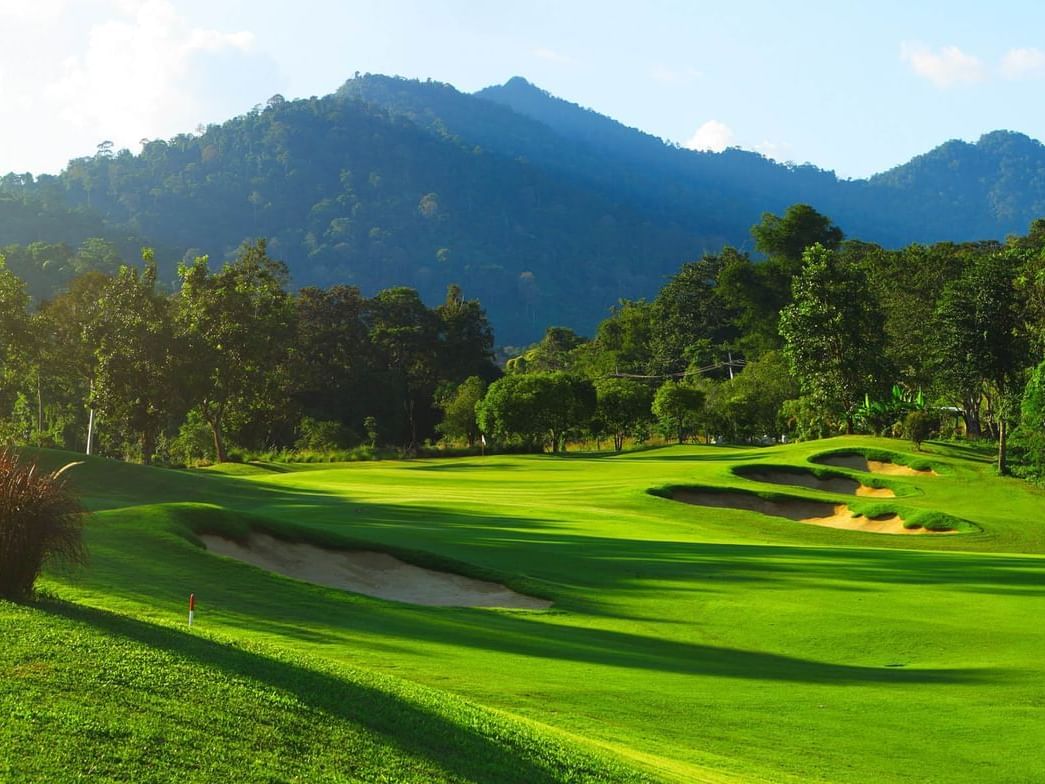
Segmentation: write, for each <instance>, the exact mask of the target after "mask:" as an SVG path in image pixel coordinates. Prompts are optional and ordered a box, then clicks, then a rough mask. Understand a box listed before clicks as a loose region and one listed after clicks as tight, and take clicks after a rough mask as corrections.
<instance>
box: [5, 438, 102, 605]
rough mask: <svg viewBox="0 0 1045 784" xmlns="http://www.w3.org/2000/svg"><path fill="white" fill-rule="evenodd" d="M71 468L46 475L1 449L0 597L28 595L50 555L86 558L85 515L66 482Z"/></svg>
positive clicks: (69, 559) (76, 560)
mask: <svg viewBox="0 0 1045 784" xmlns="http://www.w3.org/2000/svg"><path fill="white" fill-rule="evenodd" d="M72 465H75V464H72ZM68 468H70V466H69V465H67V466H65V467H64V468H61V469H59V470H57V471H54V472H52V473H45V472H43V471H41V470H40V469H39V467H38V466H36V465H32V464H24V463H19V461H18V458H17V457H16V456H15V454H14V453H13V452H11V451H8V450H5V451H2V452H0V596H2V597H4V598H6V599H15V600H24V599H28V598H29V597H30V596H31V595H32V592H33V585H34V584H35V582H36V578H37V577H38V576H39V575H40V572H41V570H42V569H43V566H44V564H45V563H46V562H47V561H48V560H50V559H57V560H65V561H67V562H71V563H74V564H75V563H83V562H84V561H85V560H86V557H87V551H86V550H85V549H84V546H83V538H82V536H83V521H84V514H83V509H82V507H81V506H80V504H79V502H78V501H77V500H76V498H75V497H74V496H73V494H72V493H71V492H70V490H69V487H68V485H67V483H66V478H65V476H64V473H65V471H66V469H68Z"/></svg>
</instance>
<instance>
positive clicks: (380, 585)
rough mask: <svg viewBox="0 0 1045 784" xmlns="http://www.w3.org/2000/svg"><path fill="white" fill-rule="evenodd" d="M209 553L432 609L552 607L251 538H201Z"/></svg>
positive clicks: (396, 563)
mask: <svg viewBox="0 0 1045 784" xmlns="http://www.w3.org/2000/svg"><path fill="white" fill-rule="evenodd" d="M200 539H201V540H202V541H203V543H204V544H205V545H206V546H207V549H208V550H210V551H211V552H214V553H217V554H219V555H224V556H228V557H229V558H235V559H236V560H237V561H244V562H246V563H249V564H252V565H254V566H259V567H261V568H262V569H266V570H267V571H270V572H276V573H277V574H282V575H284V576H286V577H293V578H294V579H296V580H303V581H305V582H310V583H316V584H318V585H325V586H327V587H329V588H340V589H342V590H345V591H353V592H355V593H362V594H366V595H367V596H376V597H377V598H379V599H391V600H392V601H396V602H408V603H410V604H423V605H428V606H433V607H507V608H512V609H522V610H544V609H547V608H548V607H551V604H552V603H551V602H549V601H546V600H544V599H537V598H535V597H533V596H525V595H523V594H521V593H516V592H515V591H513V590H511V589H509V588H506V587H504V586H503V585H499V584H498V583H491V582H487V581H485V580H476V579H473V578H471V577H464V576H463V575H459V574H451V573H449V572H437V571H434V570H432V569H424V568H422V567H420V566H414V565H413V564H408V563H405V562H404V561H400V560H399V559H398V558H394V557H392V556H391V555H388V554H387V553H377V552H371V551H368V550H327V549H324V548H322V547H316V546H315V545H312V544H305V543H303V542H284V541H283V540H282V539H277V538H275V537H274V536H269V535H268V534H263V533H258V532H256V531H255V532H252V533H251V534H250V536H249V537H248V538H247V541H246V542H245V543H241V542H234V541H232V540H231V539H226V538H224V537H222V536H215V535H213V534H202V535H200Z"/></svg>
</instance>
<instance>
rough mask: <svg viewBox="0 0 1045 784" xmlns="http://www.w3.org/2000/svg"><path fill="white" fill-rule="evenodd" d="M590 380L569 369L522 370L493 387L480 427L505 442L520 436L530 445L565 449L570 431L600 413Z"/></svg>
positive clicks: (485, 400) (484, 403) (480, 414)
mask: <svg viewBox="0 0 1045 784" xmlns="http://www.w3.org/2000/svg"><path fill="white" fill-rule="evenodd" d="M595 403H596V398H595V388H594V386H593V385H592V383H591V382H590V381H587V380H586V379H581V378H577V377H575V376H571V375H569V374H567V373H561V372H560V373H521V374H511V375H507V376H505V377H503V378H500V379H498V380H497V381H495V382H494V383H492V384H491V385H490V388H489V389H488V390H487V391H486V395H485V396H484V397H483V399H482V401H480V403H479V405H478V406H477V407H476V417H477V421H478V424H479V427H480V429H481V430H482V431H483V432H484V433H487V434H489V435H492V436H493V437H495V438H498V439H501V440H508V439H513V438H518V439H519V440H520V441H522V442H523V444H525V445H526V446H528V447H529V448H531V449H541V448H543V447H544V445H545V444H550V445H551V448H552V451H553V452H557V451H559V449H560V447H561V448H563V449H564V448H565V441H566V437H567V435H568V434H569V432H570V431H571V430H578V429H580V428H583V427H585V426H586V425H587V424H588V420H589V419H591V417H592V414H593V413H594V412H595Z"/></svg>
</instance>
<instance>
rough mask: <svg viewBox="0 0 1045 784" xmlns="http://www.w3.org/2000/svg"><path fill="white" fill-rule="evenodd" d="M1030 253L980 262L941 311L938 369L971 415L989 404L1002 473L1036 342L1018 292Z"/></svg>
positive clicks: (951, 289) (947, 292) (1010, 252)
mask: <svg viewBox="0 0 1045 784" xmlns="http://www.w3.org/2000/svg"><path fill="white" fill-rule="evenodd" d="M1025 257H1026V252H1025V251H1023V250H1021V249H1019V248H1010V249H1007V250H1004V251H997V252H994V253H985V254H981V255H979V256H976V257H975V258H974V260H973V262H972V264H970V265H969V267H968V268H967V269H966V270H965V271H964V272H963V273H962V275H961V277H960V278H958V279H957V280H954V281H952V282H951V283H950V284H948V286H947V287H946V288H945V289H944V292H943V295H942V296H941V298H940V303H939V306H938V307H937V311H936V316H937V321H938V323H939V333H938V344H937V353H936V360H937V369H938V372H939V374H940V376H941V378H942V379H944V380H945V382H947V383H948V384H949V386H950V388H951V389H952V390H954V391H955V392H956V393H957V394H959V395H960V396H961V398H962V399H963V401H964V403H965V409H966V411H967V412H973V411H975V410H977V409H978V408H979V405H980V401H981V399H982V400H985V401H986V404H987V411H988V417H989V419H990V420H991V421H992V422H993V423H994V425H995V428H996V435H997V437H998V462H997V466H998V472H999V473H1001V474H1005V473H1007V472H1008V465H1007V453H1006V450H1007V442H1008V432H1009V426H1010V425H1011V424H1012V423H1013V422H1014V421H1015V419H1016V418H1017V416H1018V413H1019V406H1020V397H1021V395H1022V393H1023V390H1024V383H1025V379H1026V370H1027V367H1028V366H1029V365H1030V364H1031V358H1030V345H1031V344H1030V340H1029V336H1028V332H1027V323H1026V319H1025V310H1026V300H1025V298H1024V296H1023V294H1022V293H1021V292H1020V290H1019V289H1018V288H1017V286H1016V278H1017V276H1018V275H1019V272H1020V270H1021V268H1022V267H1023V265H1024V264H1025Z"/></svg>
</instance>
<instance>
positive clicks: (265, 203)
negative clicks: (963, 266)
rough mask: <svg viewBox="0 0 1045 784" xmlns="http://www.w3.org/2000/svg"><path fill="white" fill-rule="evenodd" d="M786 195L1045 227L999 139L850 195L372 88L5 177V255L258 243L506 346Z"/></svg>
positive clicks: (953, 232)
mask: <svg viewBox="0 0 1045 784" xmlns="http://www.w3.org/2000/svg"><path fill="white" fill-rule="evenodd" d="M5 199H6V201H4V200H5ZM795 202H805V203H809V204H813V205H814V206H815V207H816V208H817V209H818V210H820V211H821V212H824V213H826V214H827V215H829V216H830V217H831V218H832V219H834V221H835V222H837V223H838V224H839V225H841V226H842V228H843V229H844V230H845V231H846V232H847V234H848V235H850V236H855V237H859V238H860V239H864V240H868V241H876V242H880V243H882V244H885V245H890V246H895V245H901V244H906V243H909V242H912V241H921V242H930V241H936V240H945V239H946V240H955V241H960V240H972V239H990V238H1001V237H1003V236H1004V235H1005V234H1008V233H1012V232H1021V231H1023V230H1025V229H1026V227H1027V225H1028V224H1029V223H1030V221H1031V220H1032V219H1034V218H1036V217H1040V216H1042V215H1045V147H1043V145H1041V144H1040V143H1039V142H1036V141H1034V140H1032V139H1029V138H1028V137H1026V136H1022V135H1020V134H1016V133H1011V132H995V133H992V134H988V135H987V136H984V137H983V138H982V139H981V140H980V141H979V142H977V143H976V144H967V143H964V142H948V143H947V144H944V145H942V146H941V147H939V148H937V149H936V150H933V151H931V152H929V153H927V154H926V155H923V156H920V157H918V158H915V159H914V160H912V161H910V162H909V163H907V164H904V165H903V166H900V167H897V168H895V169H892V170H890V171H888V172H885V173H882V174H880V175H877V176H875V177H872V178H870V179H869V180H854V181H849V180H840V179H838V178H837V177H836V176H835V175H834V174H833V173H832V172H826V171H822V170H820V169H818V168H816V167H814V166H811V165H802V166H793V165H784V164H779V163H776V162H774V161H771V160H769V159H767V158H765V157H763V156H761V155H759V154H757V153H753V152H748V151H743V150H738V149H730V150H726V151H725V152H722V153H706V152H695V151H692V150H686V149H682V148H679V147H677V146H675V145H671V144H666V143H665V142H663V141H662V140H660V139H657V138H656V137H653V136H650V135H649V134H645V133H643V132H641V131H638V130H636V129H633V128H628V127H626V126H624V125H622V124H620V123H618V122H616V121H614V120H612V119H610V118H608V117H605V116H603V115H600V114H598V113H596V112H594V111H591V110H588V109H584V108H582V107H580V106H577V105H575V104H572V103H569V102H567V101H564V100H562V99H559V98H556V97H555V96H552V95H550V94H549V93H547V92H545V91H543V90H541V89H539V88H537V87H535V86H534V85H532V84H530V83H529V82H527V81H526V80H524V79H521V78H515V79H511V80H509V81H508V82H507V83H506V84H504V85H501V86H497V87H490V88H486V89H484V90H481V91H479V92H478V93H476V94H474V95H469V94H466V93H461V92H459V91H457V90H456V89H454V88H453V87H451V86H450V85H446V84H441V83H438V82H430V81H428V82H421V81H416V80H406V79H400V78H390V77H384V76H371V75H367V76H363V77H358V78H355V79H351V80H349V81H348V82H346V83H345V84H344V85H343V86H342V87H341V88H340V89H339V90H338V91H337V93H335V94H334V95H329V96H325V97H322V98H311V99H307V100H296V101H286V100H284V99H283V98H281V97H280V96H274V97H273V98H272V99H270V101H269V102H268V103H267V104H266V105H265V106H264V107H259V108H258V109H256V110H254V111H252V112H250V113H248V114H246V115H243V116H240V117H235V118H232V119H230V120H228V121H227V122H224V123H222V124H220V125H212V126H210V127H208V128H207V129H206V130H205V131H204V132H203V133H201V134H199V135H189V134H183V135H180V136H177V137H174V138H173V139H170V140H154V141H150V142H148V143H147V144H145V146H144V148H143V151H142V152H141V154H139V155H132V154H131V153H129V152H127V151H119V152H117V153H115V154H111V153H107V152H106V151H104V150H103V151H102V152H101V153H100V154H99V155H96V156H93V157H90V158H80V159H76V160H74V161H71V162H70V163H69V165H68V167H67V168H66V169H65V170H64V171H63V172H62V173H61V174H60V175H58V176H56V177H55V176H41V177H39V178H36V179H29V180H27V179H26V178H25V177H19V176H15V175H9V176H8V177H5V178H2V180H0V246H3V245H7V244H10V243H15V242H18V243H24V242H30V241H33V240H34V239H35V240H47V241H51V242H59V241H61V242H67V243H71V244H76V243H78V242H79V241H82V240H83V239H84V238H86V237H88V236H97V235H103V236H107V237H110V238H114V241H117V244H118V245H119V246H120V247H121V249H123V248H131V247H132V246H133V245H134V243H135V241H136V238H138V237H141V238H145V240H147V241H148V242H150V243H152V244H155V245H158V246H160V247H161V248H163V249H164V253H165V254H167V255H168V256H169V257H170V258H169V259H168V264H167V269H168V271H169V270H171V269H172V267H173V262H174V261H176V260H177V258H180V257H181V256H182V255H183V254H185V255H190V256H191V255H194V254H199V253H207V254H209V255H210V256H211V257H212V258H214V259H216V260H221V259H224V258H227V257H229V256H230V255H231V254H233V253H234V252H235V250H236V248H237V246H238V245H239V244H240V243H241V242H243V241H244V240H246V239H249V238H253V237H257V236H265V237H268V238H269V240H270V247H271V249H272V251H273V253H274V254H276V255H278V256H279V257H281V258H283V259H284V260H285V261H286V262H287V263H288V265H289V267H290V269H291V273H292V279H293V283H294V284H295V285H298V286H301V285H309V284H316V285H327V284H332V283H353V284H356V285H359V286H360V287H361V288H362V289H363V290H364V292H365V293H368V294H369V293H373V292H374V291H375V290H377V289H379V288H384V287H388V286H392V285H408V286H414V287H416V288H417V289H418V290H419V291H420V292H421V293H422V296H424V297H425V299H426V300H428V301H429V302H430V303H432V302H435V301H437V300H439V299H441V297H442V296H443V292H444V291H445V288H446V286H447V284H449V283H452V282H456V283H460V284H461V285H462V286H463V288H464V291H465V293H466V295H467V296H474V297H479V298H480V299H481V300H482V302H483V304H484V305H485V306H486V308H487V309H488V311H489V313H490V316H491V319H492V321H493V324H494V326H495V329H496V331H497V339H498V342H499V343H501V344H519V343H525V342H529V341H530V340H532V339H534V338H536V337H537V336H538V335H539V334H540V333H541V331H543V329H544V327H545V326H546V325H548V324H561V325H564V326H570V327H573V328H575V329H578V330H580V331H589V330H590V329H591V328H592V327H593V326H594V325H595V323H597V322H598V320H599V319H601V318H602V317H603V316H605V315H606V313H607V310H608V308H609V307H610V306H611V305H613V304H614V303H615V302H616V301H617V299H618V298H621V297H628V298H635V297H642V296H650V295H652V294H653V293H654V292H655V291H656V290H657V289H658V288H659V287H660V285H661V284H662V283H663V282H664V280H665V278H666V277H667V276H668V275H670V274H671V273H673V272H674V271H675V270H676V269H677V268H678V266H679V265H680V264H681V263H682V262H683V261H686V260H691V259H694V258H696V257H698V256H700V255H701V254H702V253H703V252H705V251H709V250H712V251H713V250H717V249H719V248H720V247H721V246H722V245H723V244H726V243H730V244H734V245H738V246H740V247H750V245H751V242H750V239H749V236H748V229H749V228H750V227H751V226H752V225H753V224H754V223H756V222H757V221H758V219H759V217H760V215H761V213H762V212H764V211H771V212H782V211H783V210H784V209H785V208H786V207H787V206H788V205H789V204H792V203H795ZM145 240H142V241H145ZM170 274H172V273H170Z"/></svg>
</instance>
